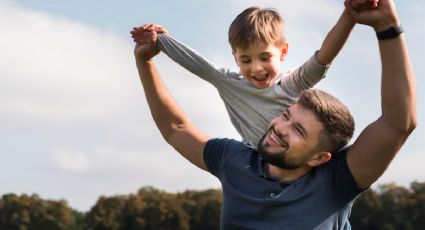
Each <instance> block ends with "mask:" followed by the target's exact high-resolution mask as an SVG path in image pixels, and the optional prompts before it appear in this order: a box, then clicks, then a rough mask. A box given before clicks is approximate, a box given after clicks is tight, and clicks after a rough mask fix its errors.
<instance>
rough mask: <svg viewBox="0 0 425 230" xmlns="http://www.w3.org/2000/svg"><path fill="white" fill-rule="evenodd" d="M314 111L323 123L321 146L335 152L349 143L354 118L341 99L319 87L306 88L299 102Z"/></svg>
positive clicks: (352, 131)
mask: <svg viewBox="0 0 425 230" xmlns="http://www.w3.org/2000/svg"><path fill="white" fill-rule="evenodd" d="M297 103H298V104H299V105H301V106H303V107H305V108H307V109H309V110H311V111H313V113H314V114H315V115H316V116H317V118H318V119H319V121H320V122H321V123H322V124H323V126H324V129H323V130H322V132H321V134H320V138H319V141H320V143H319V147H320V148H322V149H323V150H325V151H328V152H331V153H334V152H336V151H338V150H339V149H341V148H342V147H344V146H345V145H347V144H348V142H349V141H350V139H351V137H352V136H353V133H354V119H353V116H352V115H351V113H350V111H349V110H348V108H347V106H345V105H344V104H343V103H342V102H341V101H340V100H338V99H337V98H336V97H334V96H332V95H330V94H329V93H326V92H324V91H321V90H318V89H308V90H305V91H304V92H303V93H302V94H301V96H300V98H299V99H298V102H297Z"/></svg>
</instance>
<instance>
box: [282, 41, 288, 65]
mask: <svg viewBox="0 0 425 230" xmlns="http://www.w3.org/2000/svg"><path fill="white" fill-rule="evenodd" d="M288 48H289V45H288V43H287V42H285V44H284V45H283V47H282V50H281V53H280V61H283V60H285V57H286V55H287V54H288Z"/></svg>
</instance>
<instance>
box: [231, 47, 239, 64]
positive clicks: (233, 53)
mask: <svg viewBox="0 0 425 230" xmlns="http://www.w3.org/2000/svg"><path fill="white" fill-rule="evenodd" d="M232 55H233V58H235V62H236V65H238V66H239V62H238V59H237V58H236V56H237V53H236V50H235V49H232Z"/></svg>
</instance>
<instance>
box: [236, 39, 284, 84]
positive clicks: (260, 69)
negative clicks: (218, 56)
mask: <svg viewBox="0 0 425 230" xmlns="http://www.w3.org/2000/svg"><path fill="white" fill-rule="evenodd" d="M286 52H287V46H286V45H285V46H284V47H283V48H282V47H276V46H275V45H271V44H268V45H266V44H264V43H260V42H258V43H255V44H252V45H251V46H250V47H248V48H247V49H241V48H236V49H235V50H233V55H234V56H235V60H236V63H237V64H238V66H239V68H240V72H241V74H242V75H243V77H244V78H245V79H246V80H248V81H249V82H250V83H251V84H252V85H253V86H255V87H256V88H258V89H265V88H267V87H269V86H271V85H272V84H273V83H274V82H275V80H276V77H277V74H278V72H279V67H280V62H281V61H283V59H284V57H285V55H286Z"/></svg>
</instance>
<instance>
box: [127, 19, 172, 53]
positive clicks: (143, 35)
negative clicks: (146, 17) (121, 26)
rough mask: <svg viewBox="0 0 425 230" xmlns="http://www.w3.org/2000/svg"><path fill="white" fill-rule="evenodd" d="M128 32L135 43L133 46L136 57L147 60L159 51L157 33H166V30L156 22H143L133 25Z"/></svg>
mask: <svg viewBox="0 0 425 230" xmlns="http://www.w3.org/2000/svg"><path fill="white" fill-rule="evenodd" d="M130 33H131V37H132V38H133V41H134V42H135V43H136V47H135V48H134V55H135V56H136V59H137V60H140V61H149V60H150V59H152V57H154V56H155V55H157V54H158V53H159V49H158V48H157V40H158V33H168V31H167V30H166V29H164V28H163V27H161V26H160V25H157V24H144V25H142V26H139V27H134V28H133V30H132V31H131V32H130Z"/></svg>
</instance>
